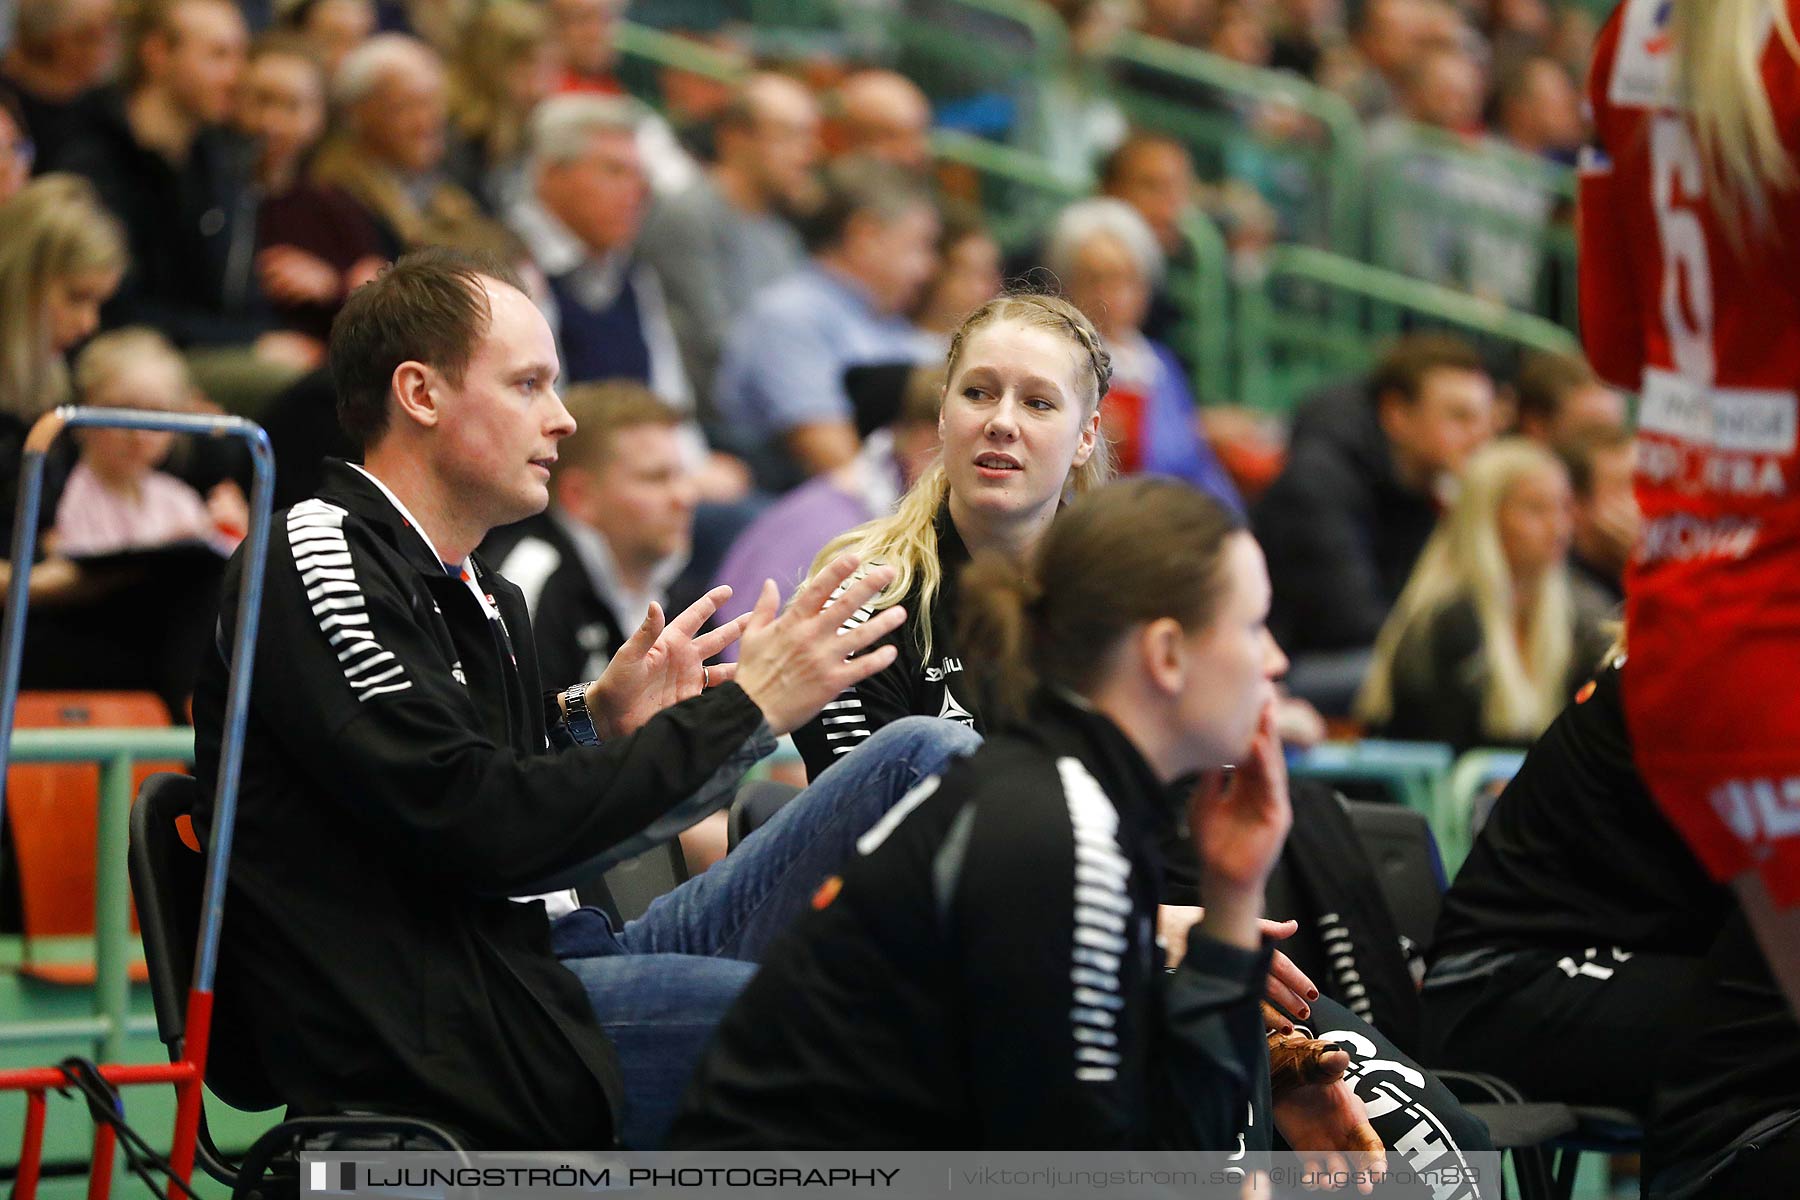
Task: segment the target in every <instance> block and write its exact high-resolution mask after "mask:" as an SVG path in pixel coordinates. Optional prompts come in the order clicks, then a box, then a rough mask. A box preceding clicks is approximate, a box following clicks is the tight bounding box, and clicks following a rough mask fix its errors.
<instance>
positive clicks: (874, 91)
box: [837, 71, 931, 175]
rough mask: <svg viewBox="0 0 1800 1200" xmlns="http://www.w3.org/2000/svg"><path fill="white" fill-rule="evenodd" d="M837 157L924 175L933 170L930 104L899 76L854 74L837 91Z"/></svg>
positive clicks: (891, 73)
mask: <svg viewBox="0 0 1800 1200" xmlns="http://www.w3.org/2000/svg"><path fill="white" fill-rule="evenodd" d="M837 102H838V121H839V131H840V134H841V138H842V143H841V145H839V146H838V147H837V153H838V154H839V155H840V156H852V155H854V156H860V157H864V158H870V159H874V160H875V161H877V162H884V163H888V164H889V165H891V166H895V167H898V168H900V169H901V170H903V171H910V172H913V173H914V174H918V175H923V174H925V173H926V172H927V171H928V170H929V169H930V167H931V138H930V130H931V101H929V100H927V99H926V98H925V93H924V92H922V91H920V90H919V85H918V84H916V83H914V82H913V81H912V80H910V79H908V78H906V76H904V75H901V74H900V73H899V72H897V71H858V72H857V73H856V74H854V75H852V76H850V77H849V78H848V79H846V80H844V82H843V84H842V85H841V86H840V87H839V88H838V95H837Z"/></svg>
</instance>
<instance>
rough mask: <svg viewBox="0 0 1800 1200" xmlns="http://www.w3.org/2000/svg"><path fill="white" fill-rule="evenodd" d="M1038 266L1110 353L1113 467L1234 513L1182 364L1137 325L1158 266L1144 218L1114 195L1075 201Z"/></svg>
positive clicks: (1106, 420)
mask: <svg viewBox="0 0 1800 1200" xmlns="http://www.w3.org/2000/svg"><path fill="white" fill-rule="evenodd" d="M1044 263H1045V265H1046V266H1047V267H1049V268H1050V271H1051V272H1052V273H1053V274H1054V275H1055V276H1056V277H1057V278H1059V279H1061V280H1062V281H1063V286H1064V287H1065V288H1066V289H1067V290H1068V295H1069V299H1070V300H1072V301H1073V302H1074V304H1075V306H1076V307H1077V308H1079V309H1080V310H1081V311H1082V312H1083V313H1085V314H1087V316H1088V318H1089V319H1090V320H1092V321H1093V322H1094V325H1095V327H1096V328H1098V329H1099V331H1100V336H1101V337H1103V338H1105V339H1106V346H1107V349H1108V350H1110V351H1111V352H1112V369H1113V377H1112V386H1111V388H1110V389H1109V390H1108V392H1107V403H1106V412H1105V414H1104V416H1103V421H1102V423H1103V424H1104V426H1105V428H1106V440H1107V442H1108V443H1109V444H1110V445H1111V446H1112V448H1113V455H1114V460H1115V464H1116V465H1117V467H1118V469H1119V470H1120V471H1121V472H1122V473H1124V474H1135V473H1137V472H1139V471H1147V472H1150V473H1152V474H1158V475H1173V476H1175V477H1177V478H1179V479H1185V480H1187V481H1188V482H1189V483H1191V484H1193V485H1194V486H1195V487H1198V488H1201V489H1202V490H1204V491H1206V492H1207V493H1209V494H1210V495H1212V496H1213V498H1214V499H1216V500H1218V501H1219V502H1220V503H1221V504H1223V505H1225V506H1226V507H1227V508H1229V509H1231V510H1232V511H1233V512H1242V511H1243V501H1242V500H1241V499H1239V497H1238V494H1237V488H1236V487H1234V486H1233V485H1232V483H1231V479H1230V477H1229V476H1227V475H1226V474H1225V471H1224V468H1222V467H1220V466H1219V461H1218V459H1217V458H1215V457H1214V456H1213V452H1212V448H1211V447H1210V446H1208V445H1207V444H1206V442H1205V441H1204V439H1202V438H1201V437H1200V434H1199V425H1198V420H1199V416H1198V414H1197V413H1196V412H1195V409H1194V395H1193V392H1191V391H1190V390H1189V389H1188V385H1187V379H1186V377H1185V375H1184V373H1183V371H1182V368H1181V364H1180V363H1179V362H1177V361H1176V359H1175V356H1174V355H1173V354H1171V353H1170V352H1169V349H1168V347H1166V346H1159V345H1157V344H1155V343H1154V342H1151V341H1150V340H1149V339H1148V338H1146V337H1145V336H1144V335H1143V333H1142V331H1141V326H1142V324H1143V321H1144V317H1145V314H1146V313H1148V312H1149V308H1150V294H1151V289H1152V288H1154V287H1155V285H1156V284H1158V283H1160V282H1161V281H1162V277H1163V273H1164V270H1165V267H1164V263H1163V257H1162V251H1161V250H1160V248H1159V247H1158V246H1157V244H1156V235H1155V234H1154V233H1152V232H1151V231H1150V226H1149V224H1148V223H1146V222H1145V220H1144V219H1143V218H1142V217H1140V216H1138V214H1137V210H1136V209H1134V208H1132V207H1131V206H1130V205H1129V204H1127V203H1125V202H1124V201H1123V200H1114V199H1111V198H1110V197H1099V198H1096V199H1093V200H1083V201H1080V202H1078V203H1076V204H1073V205H1070V206H1069V207H1068V208H1066V209H1064V210H1063V212H1062V215H1061V216H1059V217H1058V218H1057V221H1056V225H1055V226H1054V227H1053V228H1052V230H1051V233H1050V242H1049V245H1048V247H1047V248H1046V251H1045V256H1044Z"/></svg>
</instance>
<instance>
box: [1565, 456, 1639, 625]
mask: <svg viewBox="0 0 1800 1200" xmlns="http://www.w3.org/2000/svg"><path fill="white" fill-rule="evenodd" d="M1557 452H1558V453H1559V454H1560V455H1561V456H1562V460H1563V465H1564V466H1566V467H1567V468H1568V471H1569V483H1570V486H1571V487H1572V488H1573V490H1574V493H1575V511H1574V527H1573V537H1572V542H1571V550H1570V554H1569V568H1570V570H1571V571H1572V572H1573V574H1574V579H1575V586H1576V589H1577V590H1578V591H1579V590H1581V589H1587V590H1589V591H1590V592H1591V593H1592V595H1593V597H1594V601H1595V602H1596V603H1597V604H1598V605H1599V606H1602V607H1613V606H1616V605H1618V604H1619V603H1620V602H1622V601H1623V600H1624V599H1625V564H1626V563H1627V562H1629V561H1630V559H1631V552H1632V549H1633V548H1634V547H1635V546H1636V545H1637V540H1638V534H1639V532H1640V531H1641V527H1642V518H1641V516H1640V514H1639V512H1638V505H1637V496H1636V494H1635V493H1634V492H1633V490H1632V484H1631V477H1632V474H1633V472H1635V471H1636V470H1637V443H1636V441H1635V440H1634V439H1633V437H1632V435H1631V432H1630V431H1629V430H1627V429H1625V428H1623V427H1616V428H1599V429H1593V430H1589V431H1587V432H1585V433H1583V434H1580V435H1578V436H1577V437H1575V438H1573V439H1571V440H1569V441H1566V442H1562V443H1559V444H1558V447H1557Z"/></svg>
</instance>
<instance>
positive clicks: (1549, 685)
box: [1356, 437, 1575, 740]
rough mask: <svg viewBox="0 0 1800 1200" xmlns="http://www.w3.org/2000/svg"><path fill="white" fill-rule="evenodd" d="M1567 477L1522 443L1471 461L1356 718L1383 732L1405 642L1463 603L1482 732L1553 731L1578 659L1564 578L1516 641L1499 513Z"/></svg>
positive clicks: (1509, 442)
mask: <svg viewBox="0 0 1800 1200" xmlns="http://www.w3.org/2000/svg"><path fill="white" fill-rule="evenodd" d="M1563 470H1564V468H1563V465H1562V463H1561V462H1559V461H1558V460H1557V458H1556V456H1555V455H1553V454H1552V453H1551V452H1550V451H1549V450H1546V449H1545V448H1544V447H1542V446H1540V445H1538V444H1537V443H1535V442H1530V441H1527V440H1526V439H1524V438H1516V437H1515V438H1502V439H1501V440H1500V441H1497V442H1494V443H1493V444H1491V445H1489V446H1487V447H1486V448H1484V449H1482V450H1480V451H1478V452H1477V453H1476V454H1475V455H1474V456H1473V457H1472V458H1470V460H1469V466H1468V469H1467V471H1465V472H1464V475H1463V481H1462V491H1461V492H1460V493H1459V494H1458V496H1457V498H1456V503H1455V504H1453V505H1452V506H1451V507H1450V510H1449V511H1448V512H1446V513H1445V514H1444V516H1443V518H1442V519H1441V520H1440V521H1439V522H1438V526H1437V529H1436V530H1434V531H1433V532H1432V535H1431V539H1430V540H1429V541H1428V542H1426V543H1425V549H1424V552H1423V553H1421V554H1420V555H1419V561H1418V563H1417V564H1416V565H1414V567H1413V571H1412V576H1411V578H1409V579H1408V580H1407V581H1406V588H1405V590H1404V591H1402V592H1401V593H1400V599H1399V600H1398V601H1397V602H1396V603H1395V605H1394V611H1393V612H1392V613H1390V614H1389V615H1388V619H1387V621H1386V622H1385V623H1384V624H1383V625H1382V627H1381V635H1380V636H1379V637H1378V638H1376V640H1375V661H1374V663H1373V664H1372V665H1371V667H1370V669H1369V677H1368V679H1367V680H1365V681H1364V683H1363V688H1362V693H1361V695H1359V696H1358V697H1357V701H1356V713H1357V716H1359V717H1361V718H1362V719H1363V720H1365V721H1369V722H1371V723H1374V724H1379V723H1381V722H1383V721H1386V720H1387V719H1388V718H1389V717H1391V716H1392V715H1393V710H1394V673H1395V669H1396V664H1395V659H1396V657H1397V656H1398V653H1399V650H1400V646H1401V643H1402V642H1404V641H1406V640H1407V638H1408V637H1409V636H1414V635H1416V634H1418V633H1420V632H1422V631H1423V630H1424V629H1426V628H1427V627H1428V626H1429V624H1430V622H1431V621H1432V620H1433V619H1434V618H1435V617H1436V616H1437V615H1438V614H1439V613H1440V612H1442V611H1443V610H1444V609H1445V608H1446V607H1448V606H1449V605H1451V604H1453V603H1455V602H1457V601H1459V600H1467V601H1469V602H1471V603H1472V604H1473V605H1474V606H1475V616H1476V620H1477V623H1478V624H1479V625H1480V628H1481V641H1482V657H1483V660H1484V662H1485V665H1486V668H1487V670H1486V673H1485V680H1484V684H1483V694H1482V698H1481V724H1482V729H1483V731H1484V733H1485V734H1486V735H1487V736H1489V737H1492V738H1496V739H1502V740H1515V739H1526V738H1534V737H1536V736H1537V735H1538V734H1539V733H1542V732H1543V730H1544V727H1545V726H1547V725H1549V724H1550V721H1551V720H1552V719H1553V718H1554V717H1555V716H1556V714H1557V712H1559V711H1560V710H1561V708H1562V706H1563V701H1564V699H1565V697H1564V695H1563V692H1564V690H1565V685H1566V683H1567V681H1568V674H1569V666H1570V662H1571V659H1572V657H1573V655H1574V612H1575V609H1574V601H1573V600H1572V599H1571V597H1570V593H1569V579H1568V573H1567V571H1566V570H1564V569H1563V568H1561V567H1558V568H1557V569H1555V570H1552V571H1551V572H1550V573H1549V574H1548V575H1546V576H1545V578H1544V580H1543V582H1542V584H1541V585H1540V586H1539V587H1538V590H1537V594H1536V595H1535V596H1533V597H1531V598H1530V609H1529V611H1528V612H1527V613H1526V615H1525V629H1524V637H1523V639H1521V638H1520V637H1519V636H1518V635H1517V633H1516V632H1515V631H1516V630H1517V624H1516V622H1515V620H1514V612H1513V601H1514V591H1515V582H1514V580H1513V578H1512V572H1511V570H1510V569H1509V567H1508V566H1507V562H1506V554H1505V551H1504V550H1503V549H1502V548H1501V545H1500V506H1501V505H1502V504H1503V503H1505V501H1506V498H1507V496H1508V495H1510V494H1511V492H1512V490H1513V488H1514V487H1515V486H1517V484H1518V483H1519V482H1520V481H1521V480H1522V479H1524V478H1525V477H1526V476H1527V475H1530V474H1532V473H1534V472H1538V471H1554V472H1557V473H1558V474H1561V473H1562V472H1563ZM1521 640H1522V641H1523V651H1521Z"/></svg>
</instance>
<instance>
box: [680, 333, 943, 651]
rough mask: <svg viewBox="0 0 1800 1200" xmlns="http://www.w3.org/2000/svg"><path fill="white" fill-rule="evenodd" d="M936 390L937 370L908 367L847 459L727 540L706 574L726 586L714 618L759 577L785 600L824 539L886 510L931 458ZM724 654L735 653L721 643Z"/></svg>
mask: <svg viewBox="0 0 1800 1200" xmlns="http://www.w3.org/2000/svg"><path fill="white" fill-rule="evenodd" d="M943 397H944V373H943V371H942V370H940V369H938V368H936V367H927V366H918V367H913V368H912V369H911V370H910V371H908V372H907V375H906V381H905V383H904V385H903V387H902V390H901V396H900V406H899V411H898V412H897V413H896V414H895V416H894V417H893V419H892V420H890V421H886V422H883V423H882V426H881V427H880V428H878V429H876V430H874V431H873V432H872V433H870V434H869V436H868V437H866V438H864V439H863V444H862V448H861V449H860V450H858V451H857V453H856V457H855V458H853V459H851V460H850V461H849V462H847V463H845V464H844V465H843V466H841V467H837V468H835V469H834V470H830V471H826V472H823V473H822V474H819V475H815V476H813V477H812V478H811V479H809V480H807V481H806V482H805V483H803V484H801V485H800V486H799V487H797V488H795V489H794V490H793V491H791V492H789V493H788V494H787V495H785V496H783V497H782V498H781V499H780V500H778V501H776V502H775V503H774V504H772V505H770V506H769V507H768V508H767V509H765V510H763V512H762V513H761V514H760V515H758V516H757V518H756V520H754V521H752V522H751V523H750V525H749V526H748V527H747V528H745V530H744V531H743V532H742V533H740V534H739V535H738V537H737V540H736V541H735V542H733V543H732V545H731V551H730V553H728V554H727V555H726V556H725V561H724V563H723V564H721V565H720V567H719V572H718V574H717V575H716V576H715V577H714V578H713V581H712V582H713V585H714V586H718V585H719V584H724V585H726V586H728V587H730V588H731V599H729V600H727V601H725V603H723V604H721V605H720V606H719V615H718V620H720V621H729V620H731V619H733V618H735V617H737V616H740V615H742V614H743V613H747V612H749V611H750V606H751V603H752V601H751V600H750V599H749V596H750V595H751V594H752V593H753V592H754V591H755V590H756V589H757V587H759V586H760V584H761V581H762V580H764V579H773V580H774V581H775V586H776V587H777V588H779V589H780V591H781V599H782V603H784V604H785V603H786V602H787V598H788V597H789V596H790V595H792V594H793V591H794V589H795V588H797V587H799V586H800V581H801V580H803V579H805V578H806V575H807V571H808V569H809V568H810V567H811V566H812V562H813V559H815V558H816V557H818V554H819V551H820V550H821V549H823V548H824V546H825V543H827V542H829V541H831V540H832V539H833V538H835V537H837V536H838V535H840V534H843V533H847V532H849V531H850V530H852V529H854V528H856V527H857V526H858V525H861V524H862V523H863V522H865V521H872V520H874V519H875V518H876V517H885V516H887V515H888V514H889V513H891V512H892V511H893V509H894V505H896V504H898V503H899V502H900V497H901V496H903V495H905V494H906V492H907V491H908V490H909V489H910V488H911V487H912V486H913V484H915V483H917V482H918V480H919V477H920V476H922V475H924V474H925V472H926V471H928V470H929V469H930V468H931V466H932V464H933V462H935V461H936V458H937V450H938V428H937V419H938V408H939V406H940V405H941V404H942V402H943ZM725 656H726V657H727V658H728V659H729V658H733V657H735V653H734V651H733V650H729V649H728V650H726V651H725Z"/></svg>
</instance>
